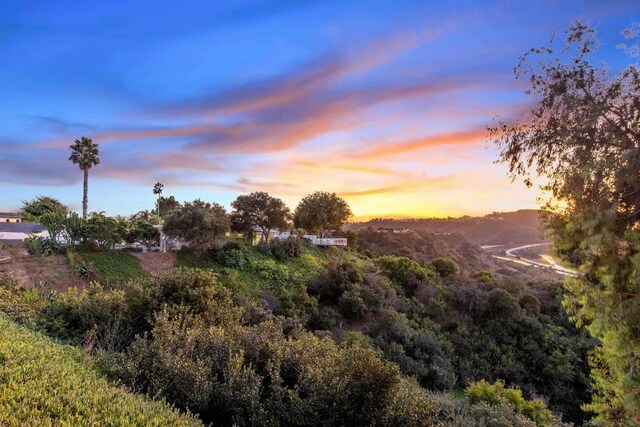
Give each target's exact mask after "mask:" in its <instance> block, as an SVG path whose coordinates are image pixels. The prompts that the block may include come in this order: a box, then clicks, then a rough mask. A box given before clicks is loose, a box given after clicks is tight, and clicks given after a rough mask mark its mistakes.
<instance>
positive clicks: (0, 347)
mask: <svg viewBox="0 0 640 427" xmlns="http://www.w3.org/2000/svg"><path fill="white" fill-rule="evenodd" d="M0 425H7V426H9V425H60V426H73V425H113V426H115V425H148V426H161V425H176V426H196V425H202V424H201V422H200V421H199V420H197V419H196V418H195V417H192V416H189V415H184V414H180V413H179V412H178V411H177V410H175V409H173V408H171V407H170V406H168V405H167V404H165V403H163V402H154V401H152V400H149V399H148V398H146V397H143V396H140V395H136V394H131V393H128V392H126V391H125V390H124V389H121V388H118V387H116V386H113V385H111V384H110V383H109V382H108V381H106V380H105V379H104V378H101V377H100V375H99V374H98V373H97V372H96V371H95V370H94V369H93V368H91V367H90V365H88V364H87V363H86V361H85V359H84V356H83V354H82V352H81V351H80V350H78V349H76V348H73V347H70V346H66V345H61V344H58V343H55V342H54V341H52V340H50V339H48V338H46V337H45V336H43V335H41V334H39V333H36V332H33V331H30V330H28V329H26V328H25V327H22V326H18V325H16V324H15V323H13V322H11V321H9V320H7V319H6V318H4V317H1V316H0Z"/></svg>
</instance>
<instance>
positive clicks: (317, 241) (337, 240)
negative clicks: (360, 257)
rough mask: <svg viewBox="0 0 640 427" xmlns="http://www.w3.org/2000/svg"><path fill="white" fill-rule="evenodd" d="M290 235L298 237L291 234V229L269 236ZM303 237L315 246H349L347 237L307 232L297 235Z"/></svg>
mask: <svg viewBox="0 0 640 427" xmlns="http://www.w3.org/2000/svg"><path fill="white" fill-rule="evenodd" d="M289 237H296V235H294V234H291V232H290V231H284V232H280V231H277V230H276V231H274V233H273V234H271V233H270V234H269V238H272V239H276V240H281V241H282V240H287V239H288V238H289ZM297 237H301V238H303V239H306V240H309V241H310V242H311V244H312V245H315V246H347V244H348V241H347V239H346V238H345V237H318V236H316V235H315V234H305V235H304V236H297Z"/></svg>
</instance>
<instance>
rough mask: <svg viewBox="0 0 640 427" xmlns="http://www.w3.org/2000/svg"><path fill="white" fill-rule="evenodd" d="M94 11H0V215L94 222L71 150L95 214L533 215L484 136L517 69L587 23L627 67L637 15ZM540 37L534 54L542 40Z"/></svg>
mask: <svg viewBox="0 0 640 427" xmlns="http://www.w3.org/2000/svg"><path fill="white" fill-rule="evenodd" d="M117 3H118V4H115V3H113V2H109V3H104V2H99V1H88V2H83V3H82V4H78V3H77V2H71V1H60V2H45V1H33V2H28V4H26V5H25V4H21V5H18V3H17V2H4V3H3V4H2V5H0V29H1V30H0V46H1V47H2V52H3V55H1V56H0V90H1V91H2V93H3V96H2V97H1V98H0V108H1V110H2V112H3V114H2V115H1V116H0V125H1V126H0V188H2V191H1V195H2V197H0V211H13V210H17V209H19V208H20V205H21V202H22V201H23V200H27V199H31V198H33V197H35V196H37V195H51V196H53V197H56V198H58V199H60V200H61V201H62V202H63V203H65V204H67V205H68V206H70V207H71V208H72V209H76V210H77V209H78V208H79V207H80V201H81V197H80V194H81V192H80V189H81V185H82V183H81V178H82V175H81V173H80V172H79V171H78V169H77V167H76V166H74V165H72V164H71V163H70V162H68V161H67V158H68V146H69V145H70V144H71V143H72V142H73V140H74V139H76V138H79V137H80V136H87V137H90V138H92V139H93V140H94V142H97V143H98V144H99V146H100V154H101V162H100V165H98V166H96V167H95V168H94V169H92V170H91V179H90V198H89V209H90V210H91V211H106V212H107V214H110V215H115V214H132V213H135V212H138V211H140V210H143V209H151V208H153V205H154V201H155V197H156V196H154V194H153V193H152V191H151V190H152V187H153V184H154V183H155V182H158V181H160V182H162V183H163V184H164V185H165V192H164V195H167V196H168V195H174V196H175V197H176V198H177V199H178V200H180V201H185V200H193V199H195V198H201V199H203V200H206V201H216V202H219V203H221V204H223V205H224V206H226V207H227V208H228V207H229V204H230V202H231V201H232V200H233V199H235V197H237V195H239V194H243V193H248V192H253V191H266V192H268V193H270V194H271V195H273V196H277V197H280V198H282V199H283V200H284V201H285V202H287V204H288V205H289V206H290V207H291V208H295V206H296V204H297V203H298V201H299V200H300V199H301V198H302V197H303V196H304V195H306V194H308V193H311V192H313V191H317V190H322V191H329V192H336V193H338V194H339V195H341V196H342V197H344V198H345V199H346V200H347V201H348V202H349V204H350V205H351V208H352V210H353V212H354V214H355V219H369V218H375V217H395V218H406V217H415V218H421V217H446V216H460V215H467V214H468V215H483V214H486V213H490V212H493V211H510V210H517V209H529V208H536V207H538V206H539V203H538V202H537V201H536V199H537V198H538V197H539V196H540V193H539V191H538V190H536V189H527V188H525V186H524V185H523V184H522V183H521V182H516V183H511V181H510V178H509V177H508V176H507V173H506V169H507V168H506V166H505V165H501V164H495V163H494V161H495V159H496V151H495V148H494V147H492V146H491V145H490V143H489V141H488V140H487V132H486V126H487V125H490V124H492V123H493V121H494V119H495V118H496V117H500V118H502V119H506V120H511V119H515V118H518V117H520V116H522V114H524V113H525V112H526V111H527V108H528V107H529V106H530V105H531V102H532V101H533V100H532V99H530V98H527V97H526V96H525V95H524V94H523V87H522V85H521V84H520V83H519V82H517V81H516V80H515V79H514V78H513V74H512V69H513V67H514V66H515V65H516V64H517V61H518V58H519V56H520V55H521V54H523V53H524V52H525V51H526V50H528V49H529V48H531V47H533V46H539V45H542V44H544V43H546V42H547V41H548V39H549V38H550V37H551V35H552V34H553V32H554V31H556V32H563V31H565V30H566V29H567V28H568V26H569V25H570V24H571V23H572V22H574V21H575V20H576V19H580V20H583V21H585V22H588V23H591V24H593V25H595V27H596V28H597V30H598V33H599V37H600V38H601V39H602V40H603V41H604V43H603V45H602V47H601V51H600V52H599V54H598V55H599V57H601V58H602V59H604V60H605V61H607V62H608V64H609V65H610V66H611V67H613V68H615V67H618V66H620V65H623V64H620V63H618V62H616V61H619V60H621V58H623V56H622V55H620V54H619V52H618V51H617V50H616V47H615V46H616V44H617V43H619V42H620V41H621V40H622V36H621V35H620V31H621V30H622V29H623V28H624V27H625V26H627V25H629V24H630V23H631V22H632V21H633V20H634V17H635V18H636V19H637V17H638V16H639V14H640V4H638V3H637V2H634V1H622V0H620V1H612V2H597V1H566V2H557V1H543V2H499V1H495V2H493V1H491V2H489V1H487V2H471V1H469V2H451V3H447V4H446V5H445V4H442V3H444V2H429V1H426V2H416V1H398V2H369V1H367V2H340V1H327V2H296V1H270V0H264V1H249V2H242V3H235V2H230V3H229V4H228V5H226V6H222V5H218V6H213V3H211V2H208V1H194V2H188V6H185V5H181V3H177V2H176V3H174V4H173V5H169V4H163V6H162V7H160V6H157V5H156V2H152V1H150V0H149V1H140V2H131V4H124V2H122V3H120V2H117ZM541 34H542V35H544V37H542V38H541V37H540V35H541Z"/></svg>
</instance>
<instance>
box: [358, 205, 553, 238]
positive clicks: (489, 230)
mask: <svg viewBox="0 0 640 427" xmlns="http://www.w3.org/2000/svg"><path fill="white" fill-rule="evenodd" d="M540 215H541V211H539V210H535V209H522V210H518V211H515V212H494V213H492V214H488V215H485V216H483V217H470V216H464V217H460V218H426V219H385V218H376V219H372V220H370V221H366V222H357V223H352V224H349V228H351V229H356V230H362V229H366V228H371V229H373V230H377V229H388V230H395V231H396V232H398V231H401V230H404V231H427V232H430V233H436V234H437V233H444V234H449V233H457V234H459V235H460V236H462V237H464V238H465V239H467V240H469V241H470V242H472V243H475V244H477V245H481V246H483V245H519V244H529V243H541V242H546V241H548V239H546V238H545V237H543V233H542V227H541V218H540Z"/></svg>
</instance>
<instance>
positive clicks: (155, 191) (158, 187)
mask: <svg viewBox="0 0 640 427" xmlns="http://www.w3.org/2000/svg"><path fill="white" fill-rule="evenodd" d="M163 189H164V185H163V184H162V183H161V182H156V185H154V186H153V194H155V195H157V196H158V200H157V202H156V208H157V209H158V218H160V198H161V197H162V190H163Z"/></svg>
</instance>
